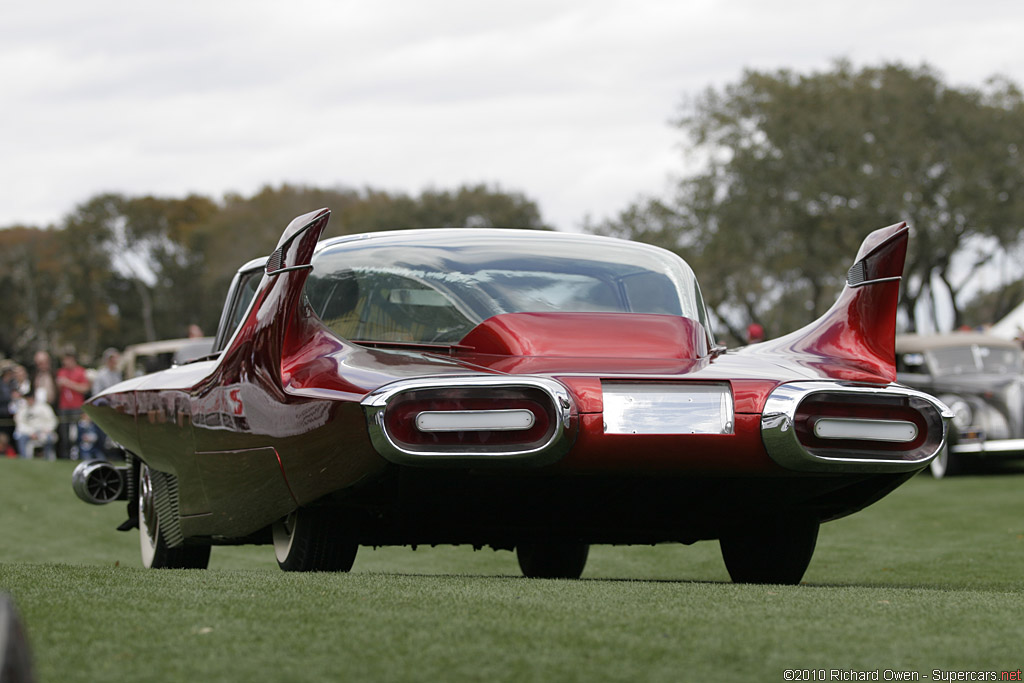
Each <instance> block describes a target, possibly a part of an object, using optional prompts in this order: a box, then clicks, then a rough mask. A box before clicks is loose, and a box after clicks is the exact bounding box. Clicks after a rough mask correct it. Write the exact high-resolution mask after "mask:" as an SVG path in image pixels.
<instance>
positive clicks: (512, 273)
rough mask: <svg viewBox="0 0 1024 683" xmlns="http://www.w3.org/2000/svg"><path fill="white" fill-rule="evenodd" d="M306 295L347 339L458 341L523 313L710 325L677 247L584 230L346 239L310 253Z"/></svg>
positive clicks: (408, 234)
mask: <svg viewBox="0 0 1024 683" xmlns="http://www.w3.org/2000/svg"><path fill="white" fill-rule="evenodd" d="M306 296H307V300H308V301H309V303H310V305H311V306H312V307H313V309H314V311H316V313H317V315H319V316H320V317H321V319H323V321H324V322H325V323H326V324H327V325H328V326H329V327H330V328H331V329H332V330H334V331H335V332H336V333H337V334H338V335H339V336H341V337H344V338H346V339H350V340H353V341H391V342H416V343H442V344H443V343H455V342H458V341H459V340H460V339H462V338H463V337H464V336H465V335H466V334H467V333H468V332H469V331H470V330H472V329H473V328H474V327H476V326H477V325H478V324H480V323H481V322H482V321H484V320H486V319H487V318H490V317H491V316H494V315H500V314H503V313H524V312H631V313H659V314H666V315H677V316H686V317H689V318H693V319H695V320H698V321H699V322H701V323H702V324H703V325H704V326H705V327H707V316H706V313H705V309H704V304H703V301H702V300H701V298H700V290H699V288H698V286H697V282H696V279H695V278H694V276H693V271H692V270H690V267H689V266H688V265H686V263H685V262H684V261H683V260H682V259H680V258H679V257H678V256H676V255H674V254H672V253H670V252H667V251H665V250H662V249H658V248H655V247H651V246H648V245H643V244H637V243H633V242H625V241H622V240H611V239H605V238H595V237H588V236H582V235H564V234H556V233H536V232H528V231H522V232H520V231H503V230H491V231H472V232H465V231H458V230H454V231H453V230H430V231H408V232H395V233H389V234H388V235H386V236H375V237H371V238H367V239H360V240H352V241H345V242H341V243H338V244H335V245H333V246H329V247H326V248H324V249H322V250H321V251H320V252H319V253H318V254H317V255H316V256H315V257H314V259H313V271H312V273H310V276H309V279H308V280H307V282H306Z"/></svg>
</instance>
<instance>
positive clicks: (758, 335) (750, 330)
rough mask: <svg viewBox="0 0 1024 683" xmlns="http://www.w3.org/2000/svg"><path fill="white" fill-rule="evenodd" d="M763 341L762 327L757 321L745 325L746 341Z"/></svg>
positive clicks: (752, 342)
mask: <svg viewBox="0 0 1024 683" xmlns="http://www.w3.org/2000/svg"><path fill="white" fill-rule="evenodd" d="M763 341H764V328H763V327H761V326H760V325H758V324H757V323H750V325H749V326H747V343H748V344H757V343H759V342H763Z"/></svg>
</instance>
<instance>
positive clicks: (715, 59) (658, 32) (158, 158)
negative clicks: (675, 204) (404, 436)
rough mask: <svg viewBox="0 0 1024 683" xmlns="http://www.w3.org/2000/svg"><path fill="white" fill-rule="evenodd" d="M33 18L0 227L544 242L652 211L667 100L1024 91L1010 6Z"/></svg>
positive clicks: (247, 11)
mask: <svg viewBox="0 0 1024 683" xmlns="http://www.w3.org/2000/svg"><path fill="white" fill-rule="evenodd" d="M962 7H963V6H962V5H961V4H954V3H949V2H928V3H925V2H885V3H883V2H873V1H868V2H858V3H850V2H844V3H820V2H804V1H801V2H795V3H793V2H788V3H785V4H782V3H763V2H753V1H752V0H747V1H746V2H714V1H710V0H703V1H697V2H685V3H681V2H675V1H671V0H651V1H646V2H645V1H642V0H640V1H637V0H634V1H633V2H617V1H613V0H600V1H596V2H575V1H569V0H561V1H550V0H549V1H545V2H541V1H532V0H531V1H529V2H518V3H505V4H501V3H499V4H493V3H491V4H480V3H470V2H463V1H457V0H438V1H436V2H431V3H414V2H397V1H394V0H390V1H389V0H384V1H381V2H375V3H372V4H371V3H368V2H334V1H327V0H319V1H318V0H298V1H295V2H291V3H287V4H285V3H278V2H271V1H269V0H250V1H246V2H236V1H234V0H232V1H229V2H205V1H204V2H197V1H187V2H178V3H170V4H167V3H162V4H157V3H152V2H133V3H124V2H116V1H114V0H95V1H93V2H90V3H78V2H72V1H71V0H66V1H65V0H42V1H41V2H35V3H19V4H18V5H17V6H15V7H12V8H5V14H4V22H2V23H0V74H2V79H3V80H2V86H3V91H4V106H3V107H0V157H2V158H3V160H4V163H3V164H2V165H0V184H2V186H3V187H4V188H5V192H4V197H5V200H6V201H5V202H4V203H3V204H2V205H0V226H2V225H11V224H13V223H17V222H26V223H36V224H45V223H53V222H56V221H58V220H59V219H60V218H61V216H62V215H63V214H64V213H66V212H68V211H70V210H71V209H72V208H73V207H74V205H75V204H76V203H77V202H80V201H84V200H85V199H87V198H89V197H90V196H92V195H93V194H95V193H97V192H101V191H122V192H126V193H129V194H143V193H156V194H166V195H179V194H182V193H184V192H188V191H196V192H202V193H204V194H208V195H211V196H220V195H221V194H222V193H223V192H225V191H239V192H245V193H247V192H252V191H254V190H256V189H257V188H258V187H259V186H260V185H262V184H264V183H267V182H271V183H278V182H284V181H289V182H306V183H310V184H314V185H319V186H335V185H339V184H340V185H348V186H363V185H372V186H374V187H379V188H383V189H392V190H405V191H409V192H418V191H419V190H421V189H423V188H424V187H427V186H431V185H432V186H435V187H449V186H454V185H456V184H459V183H464V182H481V181H483V182H497V183H500V184H501V185H502V186H503V187H505V188H506V189H510V190H520V191H523V192H524V193H525V194H526V195H527V196H529V197H530V198H532V199H535V200H537V201H538V202H539V204H540V206H541V209H542V211H543V214H544V216H545V217H546V218H547V219H548V220H549V221H551V222H553V223H554V224H555V225H556V226H558V227H560V228H563V229H572V228H573V227H575V225H576V224H578V223H579V222H580V221H581V220H582V219H583V217H584V216H586V215H588V214H589V215H591V216H592V217H595V218H600V217H603V216H608V215H612V214H614V213H615V212H617V211H618V210H620V209H622V208H625V206H626V205H627V204H628V202H629V201H630V200H632V199H633V198H635V197H636V196H637V195H638V194H640V193H660V192H661V191H663V190H664V187H665V182H666V179H667V177H668V175H669V174H670V173H672V172H677V171H678V170H679V169H680V168H681V167H682V160H681V159H680V158H679V155H678V151H677V149H676V148H675V145H676V144H677V142H678V141H679V136H678V135H677V134H676V133H675V131H673V130H672V129H671V127H670V126H669V125H668V120H669V119H670V118H671V117H672V116H673V114H674V113H675V112H676V110H677V107H678V106H679V104H680V102H681V101H682V99H683V97H684V95H687V94H689V95H693V94H696V93H697V92H699V91H700V90H701V89H703V88H705V87H707V86H708V85H712V84H714V85H722V84H724V83H726V82H728V81H730V80H735V79H737V78H738V77H739V75H740V73H741V71H742V69H743V68H745V67H752V68H759V69H775V68H782V67H791V68H794V69H797V70H808V69H826V68H828V67H829V64H830V63H831V60H832V59H834V58H836V57H848V58H850V59H852V60H853V61H854V62H855V63H857V64H865V63H877V62H878V61H881V60H883V59H891V60H899V61H903V62H905V63H910V64H918V63H921V62H923V61H927V62H929V63H931V64H933V65H935V66H936V67H937V68H938V69H940V71H941V72H942V73H943V74H944V75H945V76H946V77H947V78H948V79H949V80H950V81H952V82H954V83H957V84H980V83H981V82H982V80H983V79H984V78H985V77H987V76H989V75H991V74H993V73H996V72H1001V73H1004V74H1007V75H1009V76H1010V77H1011V78H1013V79H1014V80H1016V81H1017V82H1021V81H1024V54H1022V53H1021V52H1020V50H1019V49H1017V48H1016V45H1017V40H1016V37H1017V35H1018V34H1019V33H1020V32H1021V29H1022V28H1024V6H1020V5H1019V4H1017V5H1014V4H1009V3H1001V2H986V1H982V2H975V3H973V4H972V5H971V7H970V8H969V9H962Z"/></svg>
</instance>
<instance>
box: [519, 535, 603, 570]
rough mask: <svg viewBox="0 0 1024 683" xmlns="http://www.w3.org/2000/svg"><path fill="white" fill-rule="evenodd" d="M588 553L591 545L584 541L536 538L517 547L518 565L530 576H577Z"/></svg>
mask: <svg viewBox="0 0 1024 683" xmlns="http://www.w3.org/2000/svg"><path fill="white" fill-rule="evenodd" d="M589 554H590V544H589V543H583V542H582V541H534V542H529V543H520V544H518V545H517V546H516V558H517V559H518V560H519V568H520V569H521V570H522V572H523V576H525V577H527V578H530V579H578V578H580V576H581V575H582V574H583V569H584V568H585V567H586V566H587V555H589Z"/></svg>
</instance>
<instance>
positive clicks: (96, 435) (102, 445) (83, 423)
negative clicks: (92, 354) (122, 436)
mask: <svg viewBox="0 0 1024 683" xmlns="http://www.w3.org/2000/svg"><path fill="white" fill-rule="evenodd" d="M120 381H121V354H120V353H119V352H118V350H117V349H113V348H110V349H107V350H106V351H104V352H103V367H101V368H100V369H99V370H97V371H96V376H95V377H93V380H92V395H93V396H95V395H96V394H98V393H100V392H101V391H105V390H107V389H109V388H110V387H112V386H114V385H115V384H117V383H118V382H120ZM113 448H114V446H113V445H112V444H111V443H110V440H109V439H108V438H107V435H106V434H105V433H104V432H103V430H102V429H100V428H99V427H98V426H97V425H96V423H95V422H93V421H92V420H90V419H89V416H88V415H85V414H83V415H82V418H81V419H80V420H79V421H78V451H79V453H78V455H79V457H80V458H81V459H82V460H91V459H93V458H102V459H106V458H107V457H108V456H109V455H110V454H111V453H112V452H113Z"/></svg>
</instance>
